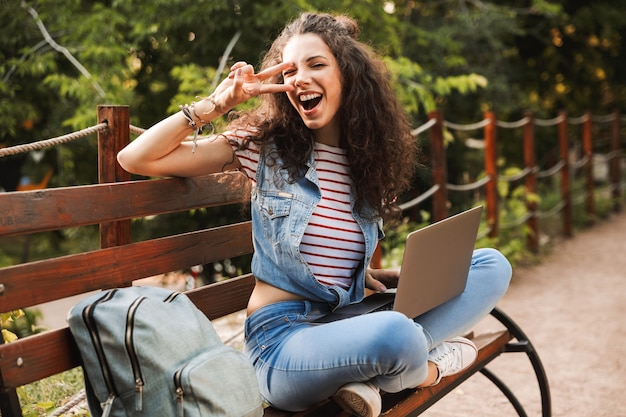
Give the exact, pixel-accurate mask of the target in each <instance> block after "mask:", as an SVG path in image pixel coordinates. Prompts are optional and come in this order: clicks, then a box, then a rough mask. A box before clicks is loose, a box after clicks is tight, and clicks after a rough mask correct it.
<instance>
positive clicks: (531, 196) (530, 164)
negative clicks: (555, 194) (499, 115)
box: [523, 111, 539, 253]
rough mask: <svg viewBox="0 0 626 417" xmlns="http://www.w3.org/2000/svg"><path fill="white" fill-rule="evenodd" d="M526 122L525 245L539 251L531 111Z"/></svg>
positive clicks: (534, 251)
mask: <svg viewBox="0 0 626 417" xmlns="http://www.w3.org/2000/svg"><path fill="white" fill-rule="evenodd" d="M525 116H526V118H527V119H528V122H527V123H526V124H525V125H524V131H523V134H524V166H525V168H526V169H528V170H530V171H529V172H528V175H526V183H525V185H526V210H528V214H529V216H530V217H529V218H528V221H527V225H528V228H529V229H530V233H529V234H528V236H527V238H526V246H527V247H528V250H529V251H530V252H532V253H537V252H539V214H538V213H537V170H536V169H535V168H536V164H537V162H536V160H535V117H534V115H533V113H532V112H530V111H528V112H526V115H525Z"/></svg>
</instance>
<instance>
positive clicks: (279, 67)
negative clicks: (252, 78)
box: [257, 62, 294, 81]
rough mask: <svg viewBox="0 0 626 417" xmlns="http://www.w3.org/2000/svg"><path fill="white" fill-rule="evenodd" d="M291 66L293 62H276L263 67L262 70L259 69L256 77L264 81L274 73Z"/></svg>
mask: <svg viewBox="0 0 626 417" xmlns="http://www.w3.org/2000/svg"><path fill="white" fill-rule="evenodd" d="M293 66H294V64H293V62H283V63H281V64H277V65H274V66H271V67H269V68H265V69H264V70H263V71H260V72H259V73H258V74H257V77H258V79H259V80H261V81H264V80H267V79H268V78H270V77H273V76H274V75H276V74H279V73H281V72H283V71H285V70H287V69H289V68H292V67H293Z"/></svg>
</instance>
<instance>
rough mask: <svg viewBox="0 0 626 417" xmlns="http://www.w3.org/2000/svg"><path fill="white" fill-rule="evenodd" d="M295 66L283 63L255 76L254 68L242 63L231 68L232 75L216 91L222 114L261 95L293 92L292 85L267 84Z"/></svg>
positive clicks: (215, 96)
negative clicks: (268, 80) (274, 77)
mask: <svg viewBox="0 0 626 417" xmlns="http://www.w3.org/2000/svg"><path fill="white" fill-rule="evenodd" d="M292 66H293V64H292V63H288V62H285V63H281V64H278V65H274V66H272V67H269V68H266V69H264V70H263V71H260V72H258V73H256V74H255V72H254V67H253V66H252V65H250V64H248V63H246V62H243V61H240V62H237V63H235V64H234V65H233V66H232V67H231V68H230V74H229V75H228V77H226V78H225V79H224V80H223V81H222V82H221V83H220V85H218V87H217V88H216V89H215V92H214V93H213V98H214V100H215V103H216V105H217V108H218V109H219V110H220V112H224V113H225V112H227V111H228V110H230V109H232V108H233V107H235V106H237V105H238V104H241V103H243V102H245V101H247V100H249V99H250V98H252V97H256V96H258V95H259V94H267V93H284V92H287V91H291V90H293V88H294V87H293V86H292V85H290V84H272V83H265V81H266V80H267V79H269V78H270V77H273V76H274V75H276V74H279V73H280V72H282V71H285V70H287V69H289V68H291V67H292Z"/></svg>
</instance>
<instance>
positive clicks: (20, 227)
mask: <svg viewBox="0 0 626 417" xmlns="http://www.w3.org/2000/svg"><path fill="white" fill-rule="evenodd" d="M120 112H121V117H120ZM99 118H100V121H106V122H107V123H108V128H107V129H106V130H105V131H103V132H100V133H99V177H100V178H99V180H100V182H101V183H100V184H93V185H84V186H74V187H65V188H56V189H45V190H35V191H25V192H9V193H1V194H0V236H2V237H4V238H6V237H10V236H20V235H28V234H33V233H39V232H45V231H52V230H60V229H65V228H72V227H81V226H86V225H94V224H99V225H100V236H101V248H100V249H96V250H91V251H87V252H84V253H77V254H72V255H65V256H60V257H56V258H51V259H46V260H39V261H33V262H27V263H24V264H19V265H13V266H8V267H4V268H1V269H0V311H2V312H7V311H12V310H15V309H20V308H28V307H31V306H36V305H38V304H41V303H45V302H49V301H55V300H60V299H63V298H65V297H70V296H75V295H79V294H85V293H89V292H91V291H95V290H100V289H104V288H113V287H124V286H129V285H132V283H133V281H135V280H137V279H141V278H145V277H149V276H153V275H157V274H161V273H167V272H170V271H177V270H181V269H185V268H190V267H191V266H194V265H205V264H210V263H213V262H218V261H222V260H224V259H232V258H237V257H239V256H244V255H249V254H250V253H252V250H253V248H252V239H251V224H250V222H249V221H242V222H236V223H232V224H227V225H223V226H217V227H210V228H206V229H203V230H197V231H191V232H185V233H181V234H177V235H173V236H166V237H160V238H151V239H147V240H144V241H137V242H133V241H132V240H131V233H130V231H131V219H136V218H143V217H146V216H153V215H162V214H166V213H174V212H181V211H188V210H193V209H198V208H210V207H216V206H229V205H233V206H232V207H233V210H239V208H237V207H238V205H240V204H241V203H245V202H246V201H247V199H248V198H249V193H248V192H247V191H246V186H245V184H246V181H247V179H246V178H245V177H244V175H243V174H241V173H236V172H233V173H225V174H215V175H208V176H203V177H197V178H188V179H181V178H168V179H149V180H130V176H129V175H128V173H125V172H124V171H123V170H121V168H120V167H119V166H118V165H117V163H116V161H115V155H116V153H117V151H118V150H119V149H120V148H121V147H123V146H124V145H125V144H126V143H127V142H128V138H129V131H128V127H129V124H128V116H127V109H125V108H121V109H120V108H117V107H101V108H99ZM253 286H254V277H252V276H251V275H250V274H244V275H241V276H238V277H235V278H231V279H227V280H224V281H221V282H217V283H214V284H210V285H207V286H203V287H200V288H197V289H193V290H190V291H188V292H187V293H188V295H189V296H190V298H191V299H192V300H193V301H194V303H196V305H197V306H198V307H199V308H200V309H201V310H202V311H203V312H204V313H205V314H206V315H207V317H209V319H212V320H214V319H217V318H220V317H224V316H226V315H229V314H231V313H234V312H238V311H241V310H243V309H244V308H245V307H246V303H247V300H248V297H249V295H250V293H251V291H252V288H253ZM492 315H493V316H494V317H496V318H497V319H498V320H499V321H500V322H501V323H502V324H503V327H504V328H503V330H501V331H497V332H493V333H489V334H476V335H473V339H474V341H475V342H476V344H477V345H478V346H479V348H480V350H479V355H478V359H477V361H476V362H475V363H474V364H473V365H472V366H471V367H470V368H469V369H467V370H466V371H465V372H463V373H461V374H458V375H455V376H452V377H447V378H444V379H443V380H442V382H441V383H440V384H438V385H436V386H434V387H431V388H427V389H421V390H407V391H404V392H401V393H398V394H386V395H384V396H383V415H385V416H415V415H418V414H420V413H421V412H422V411H424V410H426V409H427V408H428V407H430V406H431V405H432V404H434V403H435V402H436V401H438V400H439V399H440V398H442V397H443V396H445V395H446V394H447V393H448V392H450V391H451V390H452V389H454V388H455V387H456V386H458V385H459V384H461V383H462V382H463V381H464V380H466V379H467V378H469V377H470V376H471V375H473V374H475V373H477V372H481V373H483V374H484V375H485V376H487V377H488V378H489V379H490V380H492V381H493V382H494V383H495V384H496V386H498V387H499V388H500V390H501V391H502V392H503V393H504V395H505V396H506V397H507V398H508V399H509V400H510V401H511V403H512V405H513V407H514V408H515V410H516V411H517V413H518V414H519V415H520V416H525V415H526V414H525V412H524V409H523V407H522V405H521V404H520V402H519V401H518V400H517V399H516V397H515V396H514V395H513V393H512V392H511V391H510V390H509V389H508V388H507V387H506V385H504V383H503V382H502V381H501V380H500V379H498V378H497V377H496V376H495V375H493V374H492V373H491V372H489V371H488V370H487V369H486V368H485V365H487V364H488V363H489V362H491V361H492V360H493V359H495V358H496V357H498V356H500V355H501V354H502V353H504V352H522V353H524V354H526V355H528V357H529V359H530V361H531V363H532V365H533V368H534V371H535V374H536V376H537V381H538V385H539V389H540V392H541V401H542V413H543V414H542V415H543V416H544V417H547V416H550V413H551V405H550V393H549V389H548V382H547V378H546V375H545V373H544V370H543V366H542V364H541V361H540V359H539V356H538V355H537V353H536V351H535V349H534V348H533V346H532V344H531V343H530V341H529V340H528V338H527V337H526V335H525V334H524V333H523V332H522V331H521V329H519V327H518V326H516V325H515V323H513V321H512V320H511V319H510V318H509V317H507V316H506V315H505V314H504V313H503V312H501V311H500V310H498V309H495V310H494V311H493V312H492ZM77 366H79V354H78V351H77V347H76V345H75V343H74V340H73V339H72V336H71V334H70V332H69V329H68V328H62V329H56V330H51V331H47V332H44V333H41V334H37V335H34V336H29V337H26V338H23V339H19V340H17V341H15V342H12V343H8V344H3V345H0V411H1V413H2V416H4V417H10V416H11V417H12V416H21V415H22V413H21V409H20V406H19V400H18V397H17V394H16V388H18V387H20V386H22V385H25V384H29V383H32V382H34V381H38V380H41V379H43V378H46V377H49V376H51V375H54V374H58V373H61V372H64V371H67V370H70V369H72V368H75V367H77ZM335 415H337V416H338V415H344V416H345V413H343V414H342V411H341V410H340V409H339V407H338V406H337V405H336V404H335V403H334V402H333V401H331V400H328V401H325V402H323V403H321V404H319V405H318V406H317V407H315V408H312V409H311V410H307V411H305V412H300V413H289V412H285V411H281V410H276V409H273V408H271V407H270V408H266V410H265V416H268V417H278V416H335Z"/></svg>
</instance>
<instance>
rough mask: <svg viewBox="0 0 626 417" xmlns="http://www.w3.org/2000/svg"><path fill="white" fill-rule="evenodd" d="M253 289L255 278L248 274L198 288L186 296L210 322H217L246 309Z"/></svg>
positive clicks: (188, 292)
mask: <svg viewBox="0 0 626 417" xmlns="http://www.w3.org/2000/svg"><path fill="white" fill-rule="evenodd" d="M253 289H254V276H252V274H247V275H243V276H240V277H236V278H231V279H228V280H226V281H222V282H218V283H215V284H211V285H209V286H206V287H200V288H196V289H193V290H190V291H187V292H186V294H187V295H188V296H189V298H190V299H191V301H193V303H194V304H195V305H196V306H197V307H198V308H199V309H200V310H201V311H202V312H203V313H204V314H205V315H206V316H207V317H208V318H209V320H215V319H217V318H219V317H223V316H226V315H228V314H231V313H234V312H236V311H239V310H243V309H245V308H246V306H247V305H248V299H249V298H250V294H252V290H253Z"/></svg>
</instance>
